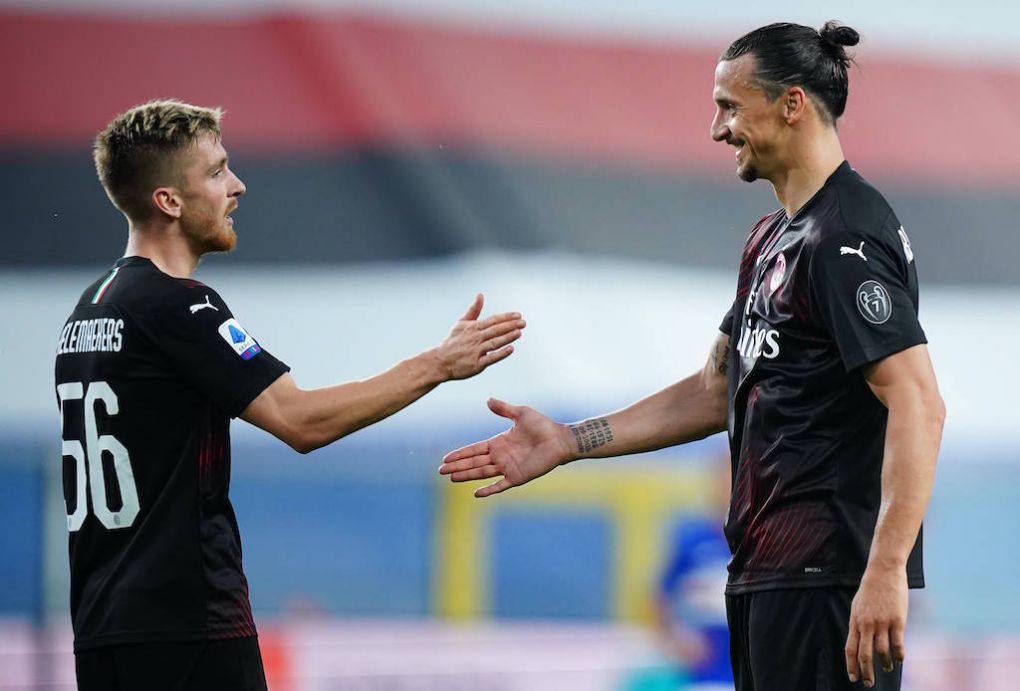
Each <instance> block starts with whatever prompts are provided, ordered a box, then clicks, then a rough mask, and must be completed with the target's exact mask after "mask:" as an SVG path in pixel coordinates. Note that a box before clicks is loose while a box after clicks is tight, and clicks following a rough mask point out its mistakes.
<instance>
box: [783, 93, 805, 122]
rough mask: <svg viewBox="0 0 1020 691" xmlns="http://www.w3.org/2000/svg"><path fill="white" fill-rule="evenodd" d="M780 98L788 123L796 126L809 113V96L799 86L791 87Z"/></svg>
mask: <svg viewBox="0 0 1020 691" xmlns="http://www.w3.org/2000/svg"><path fill="white" fill-rule="evenodd" d="M780 98H781V99H782V100H783V117H785V118H786V122H787V123H789V124H791V125H792V124H794V123H795V122H797V121H798V120H800V119H801V118H802V117H804V113H805V111H807V94H806V93H804V89H802V88H801V87H799V86H791V87H790V88H789V89H787V90H786V92H785V93H783V95H782V96H780Z"/></svg>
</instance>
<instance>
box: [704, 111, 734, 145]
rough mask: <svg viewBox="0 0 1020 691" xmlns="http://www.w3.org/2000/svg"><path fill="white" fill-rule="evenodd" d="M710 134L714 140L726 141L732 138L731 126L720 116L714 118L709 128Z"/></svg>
mask: <svg viewBox="0 0 1020 691" xmlns="http://www.w3.org/2000/svg"><path fill="white" fill-rule="evenodd" d="M709 135H710V136H711V137H712V140H713V141H717V142H724V141H726V140H728V139H729V138H730V128H729V127H727V126H726V123H724V122H723V121H722V119H721V118H720V117H718V116H716V118H715V119H714V120H712V126H711V128H710V129H709Z"/></svg>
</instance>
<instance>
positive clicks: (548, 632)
mask: <svg viewBox="0 0 1020 691" xmlns="http://www.w3.org/2000/svg"><path fill="white" fill-rule="evenodd" d="M908 4H909V3H908ZM488 5H495V4H489V3H471V2H468V1H467V0H427V1H422V2H416V1H414V0H385V1H383V0H378V1H377V2H370V1H369V0H364V1H363V2H352V1H348V2H337V3H333V2H327V1H326V0H318V1H317V2H316V1H313V0H307V1H305V2H285V1H284V0H276V1H275V2H257V3H246V2H242V1H241V0H216V2H201V3H200V2H197V1H196V2H182V3H179V5H178V6H176V7H177V9H176V10H175V11H173V12H170V11H167V10H165V9H163V8H162V6H161V5H160V4H159V3H156V2H152V1H151V0H140V1H137V2H129V1H128V0H120V1H119V2H118V1H116V0H106V2H94V3H91V2H90V3H86V2H71V1H70V0H68V1H66V2H61V1H59V0H41V1H36V2H31V3H29V2H12V1H10V0H0V35H2V36H3V40H2V41H0V65H3V70H2V71H0V93H3V94H4V107H3V108H2V109H0V190H2V194H3V201H4V211H5V214H4V220H3V222H2V226H0V227H2V231H0V232H2V238H3V243H4V252H2V253H0V313H2V314H3V315H4V324H5V328H4V330H3V333H4V337H3V339H0V382H2V383H3V384H4V386H3V393H2V394H0V516H2V517H3V519H4V528H3V530H0V555H2V557H0V558H2V559H3V561H4V568H3V569H0V689H26V690H27V689H37V688H53V689H58V688H71V685H72V683H73V660H72V658H71V655H70V638H69V626H68V624H67V621H66V616H67V615H66V612H67V603H66V600H67V594H66V588H67V584H66V580H67V574H66V570H67V564H66V529H65V528H64V522H63V513H62V512H63V507H62V505H61V502H62V500H61V498H60V488H59V479H58V478H59V461H58V453H59V452H58V448H59V440H58V438H57V435H58V434H59V431H58V429H57V416H56V404H55V401H54V397H53V392H52V357H53V355H52V353H53V344H54V343H55V341H56V337H57V334H58V332H59V329H60V325H61V323H62V322H63V319H64V318H65V317H66V314H67V312H68V311H69V309H70V307H71V304H72V301H73V300H74V299H75V298H76V297H77V296H78V294H79V292H80V290H81V289H82V287H83V286H84V285H86V284H87V283H88V282H89V281H91V280H93V279H94V278H95V276H96V275H97V274H98V272H99V271H101V270H102V269H103V268H104V267H105V266H107V265H109V263H110V262H111V261H112V260H113V259H114V258H115V257H117V256H118V255H119V254H120V253H121V252H122V250H123V243H124V222H123V219H122V218H121V217H120V216H119V215H118V214H117V213H116V212H115V211H114V210H113V209H112V207H110V206H109V204H108V202H107V200H106V199H105V196H104V195H103V193H102V190H101V188H100V187H99V184H98V182H97V181H96V180H95V175H94V173H93V171H92V167H91V165H92V164H91V158H90V145H91V139H92V137H93V136H94V134H95V132H96V131H97V130H98V129H100V128H101V127H102V126H103V125H104V124H105V123H106V122H107V121H108V120H109V119H110V118H111V117H112V116H113V115H114V114H115V113H117V112H119V111H121V110H123V109H125V108H127V107H129V106H131V105H134V104H136V103H138V102H141V101H144V100H147V99H150V98H156V97H167V96H174V97H178V98H182V99H185V100H190V101H194V102H197V103H201V104H206V105H220V106H223V107H224V108H225V109H226V110H227V112H228V115H227V118H226V120H225V123H224V127H225V143H226V145H227V147H228V149H229V150H230V152H231V157H232V165H233V167H234V168H235V169H236V170H237V172H238V173H239V175H240V176H241V177H242V179H244V180H245V182H246V183H247V185H248V188H249V193H248V195H247V197H245V199H244V200H243V201H242V203H241V207H240V210H239V211H238V212H237V213H236V214H235V217H236V219H237V227H238V229H239V234H240V242H239V248H238V250H237V252H236V253H235V254H234V255H232V256H230V257H210V258H209V259H207V260H206V261H205V262H204V263H203V265H202V267H201V268H200V269H199V273H198V276H199V277H200V278H202V279H203V280H206V281H208V282H210V283H211V284H213V285H215V286H216V287H217V288H218V289H219V290H220V292H221V294H223V296H224V297H225V298H226V299H227V300H228V302H229V303H230V304H231V306H232V308H233V309H234V312H235V313H236V314H237V315H238V316H239V318H240V319H241V320H242V322H243V323H244V324H245V325H246V326H247V327H248V328H250V329H252V331H253V332H254V333H255V334H257V335H258V336H259V339H260V341H261V342H262V343H263V344H265V345H266V346H267V347H268V348H269V349H270V350H271V351H272V352H273V353H274V354H276V355H277V356H279V357H281V358H282V359H284V360H285V361H287V362H288V363H289V364H291V365H292V366H293V367H294V371H295V377H296V378H297V379H298V381H299V383H301V384H302V385H307V386H315V385H323V384H328V383H332V382H334V381H338V380H341V379H353V378H360V377H364V376H366V375H369V374H371V373H373V372H376V371H379V370H381V369H382V368H384V367H386V366H388V365H389V364H390V363H392V362H393V361H395V360H397V359H399V358H401V357H403V356H406V355H408V354H410V353H413V352H415V351H417V350H419V349H422V348H424V347H427V346H429V345H431V344H432V342H434V341H436V340H438V339H439V338H441V337H442V336H443V335H444V333H445V329H446V328H447V327H448V325H449V324H450V323H451V322H452V320H453V319H454V318H455V317H456V316H457V315H458V314H460V313H461V312H462V311H463V307H464V305H466V303H467V302H468V301H469V300H470V298H471V296H472V295H473V294H474V292H475V291H477V290H484V291H485V292H486V295H487V297H488V299H489V304H490V308H491V309H493V310H499V309H509V308H515V309H521V310H522V311H524V313H525V315H526V317H527V318H528V320H529V323H530V326H529V329H528V332H527V334H526V335H525V338H524V340H523V341H522V343H521V346H520V348H519V351H518V353H517V354H516V355H515V356H514V358H512V359H511V360H510V361H508V362H507V363H505V364H503V365H501V366H500V367H499V368H497V369H494V370H493V371H491V372H487V373H486V374H485V375H483V376H482V377H481V378H479V379H476V380H472V381H470V382H461V383H457V384H451V385H448V386H444V387H442V388H441V389H440V390H438V391H437V392H435V393H434V394H433V395H432V396H430V397H429V398H428V399H426V400H424V401H422V402H420V403H419V404H417V405H416V406H415V407H414V408H412V409H410V410H408V411H405V412H404V413H401V414H400V415H398V416H396V417H395V418H393V419H392V420H387V421H385V422H384V423H382V424H380V425H379V426H378V427H376V428H374V429H371V430H366V431H364V432H362V433H359V434H357V435H355V436H353V437H352V438H350V439H347V440H344V441H342V442H341V443H339V444H337V445H336V446H335V447H333V448H329V449H325V450H322V451H319V452H316V453H315V454H312V455H311V456H309V457H307V458H299V457H297V456H296V455H295V454H293V453H292V452H290V451H289V450H288V449H286V448H285V447H284V446H283V445H282V444H279V443H277V442H275V441H274V440H271V439H268V438H267V437H266V436H265V435H263V434H261V433H259V432H257V431H251V430H249V429H246V428H245V426H244V425H243V423H240V424H238V425H235V428H234V429H235V447H234V448H235V453H234V466H233V467H234V471H233V472H234V479H233V486H232V496H233V497H234V500H235V505H236V508H237V512H238V516H239V522H240V528H241V532H242V537H243V540H244V545H245V566H246V570H247V572H248V576H249V580H250V582H251V588H252V590H251V596H252V601H253V605H254V607H255V610H256V614H257V616H258V618H259V622H260V627H261V632H262V642H263V647H264V652H265V655H266V660H267V667H268V668H269V672H270V675H271V679H272V682H273V683H272V686H271V688H273V689H284V690H287V691H306V690H311V689H316V690H317V689H383V688H385V689H429V688H443V689H458V688H465V689H467V688H470V689H498V690H504V689H505V690H511V689H514V690H516V689H529V690H530V689H539V690H542V689H556V690H567V689H575V688H576V689H617V690H619V689H632V690H634V691H637V690H638V689H652V688H664V687H663V686H661V685H659V686H656V683H658V682H657V681H656V679H657V677H656V674H658V673H661V670H662V669H663V668H664V665H665V659H664V657H663V656H662V654H661V652H659V651H657V650H656V649H655V647H654V644H653V643H652V640H651V637H650V636H649V635H647V633H646V631H645V629H644V628H643V627H644V625H645V623H646V621H647V616H648V611H647V599H646V598H647V596H648V594H649V593H650V592H651V589H652V588H653V584H654V581H655V571H656V567H657V564H658V561H657V560H658V559H659V558H660V557H661V554H660V552H661V548H662V546H664V544H665V540H666V539H667V534H668V528H669V526H670V524H671V522H672V521H674V520H675V519H676V518H677V517H678V516H682V515H683V514H684V513H685V512H692V511H699V510H701V509H702V507H703V506H704V501H703V497H704V493H703V491H702V490H703V488H704V487H705V483H706V482H707V479H706V475H705V472H704V468H705V462H706V461H708V460H709V459H711V458H713V457H715V456H717V455H718V453H720V450H721V448H722V446H723V442H722V440H721V439H720V438H716V439H713V440H708V441H706V442H704V443H701V444H698V445H694V446H692V447H690V448H685V449H681V450H678V451H673V452H667V453H659V454H654V455H650V456H648V457H643V458H641V459H635V460H625V461H619V460H617V461H606V462H597V463H591V464H589V465H588V466H586V467H576V468H574V467H572V468H571V469H570V470H568V471H562V472H559V473H554V474H553V475H551V476H549V477H547V478H544V479H543V480H542V481H540V482H538V483H535V484H534V485H532V486H529V487H527V488H523V489H521V490H515V491H514V492H511V493H509V494H507V495H503V496H501V497H498V498H494V499H490V500H488V501H486V502H477V501H475V500H473V499H471V496H470V489H469V488H468V487H465V486H451V485H448V484H445V483H443V482H441V481H440V480H439V479H438V478H437V477H436V476H435V468H436V466H437V465H438V462H439V458H440V457H441V455H442V454H443V453H444V452H445V451H446V450H448V449H450V448H453V447H455V446H459V445H461V444H463V443H465V442H467V441H472V440H474V439H477V438H481V437H483V436H487V435H489V434H493V433H495V432H497V431H500V430H501V429H502V428H503V426H502V424H501V421H500V420H498V419H494V418H492V417H491V416H490V415H489V414H488V413H487V411H486V410H485V408H484V401H485V399H486V397H488V396H489V395H498V396H500V397H502V398H506V399H508V400H512V401H514V402H520V403H528V404H531V405H535V406H536V407H540V408H543V409H545V410H548V411H550V412H552V413H554V414H555V415H556V416H557V417H559V418H560V419H567V418H580V417H585V416H588V415H591V414H594V413H597V412H602V411H605V410H606V409H611V408H614V407H618V406H621V405H623V404H626V403H628V402H629V401H631V400H633V399H634V398H636V397H638V396H641V395H644V394H646V393H648V392H650V391H653V390H655V389H657V388H659V387H661V386H663V385H665V384H667V383H669V382H671V381H673V380H675V379H677V378H678V377H680V376H682V375H684V374H686V373H687V372H689V371H691V370H693V369H695V368H697V367H699V366H700V365H701V364H702V362H703V360H704V355H705V352H706V351H707V348H708V346H709V343H710V340H711V338H712V334H713V333H714V330H715V328H716V326H717V324H718V320H719V318H720V317H721V316H722V314H723V312H725V310H726V308H727V307H728V305H729V303H730V301H731V299H732V296H731V293H732V290H733V285H734V283H733V281H734V278H733V267H734V266H735V262H736V257H737V256H738V253H739V251H740V247H741V245H742V242H743V239H744V237H745V234H746V230H747V229H748V228H749V227H750V225H751V224H752V223H753V222H754V221H755V220H757V219H758V218H759V217H760V216H761V215H763V214H764V213H766V212H767V211H769V210H770V209H772V208H773V207H774V206H775V200H774V199H773V198H772V196H771V192H770V190H769V189H768V186H767V185H766V184H764V183H759V184H757V185H744V184H742V183H739V182H738V181H736V180H735V179H734V177H733V175H732V170H731V165H732V160H731V158H730V154H729V153H728V152H727V151H725V150H723V149H722V147H721V146H719V145H718V144H715V143H713V142H711V141H710V140H709V137H708V124H709V120H710V118H711V109H712V105H711V101H710V88H711V76H712V70H713V68H714V64H715V60H716V56H717V55H718V53H719V52H720V51H721V50H722V49H723V48H724V47H725V46H726V45H727V44H728V42H729V41H730V40H732V39H733V38H735V37H736V36H738V35H739V34H741V33H742V32H744V31H746V30H748V29H751V28H754V27H755V26H757V25H760V24H763V23H766V22H767V21H771V20H775V19H787V18H789V19H792V20H795V21H801V22H804V23H809V24H814V25H820V24H821V23H822V22H823V21H824V20H826V19H830V18H831V17H829V16H823V15H821V14H819V12H818V10H817V9H816V8H815V7H814V5H813V4H812V3H808V2H806V1H805V2H790V3H787V5H786V6H785V7H780V8H765V9H762V8H750V6H749V7H748V8H746V12H743V11H742V13H738V14H732V13H730V12H731V11H732V9H733V8H730V9H724V8H722V7H711V6H704V7H697V8H695V6H694V5H693V4H692V5H691V6H690V7H687V6H686V5H687V4H686V3H670V2H666V1H665V0H662V1H661V2H653V1H652V0H643V1H641V2H634V3H611V2H608V1H607V0H589V2H581V0H548V1H547V2H540V1H538V0H535V1H531V0H519V1H518V2H515V3H507V6H513V7H514V11H513V12H510V11H509V10H505V9H504V10H501V9H499V8H495V7H492V8H489V9H484V8H483V7H482V6H488ZM681 6H684V7H681ZM942 7H943V9H941V10H939V13H936V14H934V15H933V14H931V13H928V14H920V15H916V16H915V15H911V14H909V13H907V12H906V10H903V9H897V8H894V7H891V6H890V5H889V4H888V3H882V2H878V1H877V0H864V1H863V2H859V3H856V4H855V7H854V8H852V9H850V8H848V9H847V10H846V11H845V12H844V13H842V14H841V16H840V17H839V18H840V19H843V20H844V21H846V22H847V23H849V24H851V25H853V26H855V27H856V28H858V29H859V30H860V31H861V32H862V34H863V35H864V38H865V41H864V43H863V44H862V45H861V46H860V48H859V51H858V52H859V55H860V60H859V63H860V69H859V70H858V71H855V72H853V73H852V76H851V80H852V81H851V96H850V101H849V107H848V110H847V114H846V116H845V119H844V120H843V121H842V122H841V133H842V137H843V141H844V148H845V150H846V152H847V155H848V158H849V159H850V161H851V162H852V163H853V164H854V165H855V166H856V167H857V168H858V169H859V170H860V171H861V172H862V173H863V174H864V175H865V176H866V177H868V178H869V179H871V180H872V181H873V182H875V183H876V184H878V185H879V186H880V188H881V189H882V190H883V192H885V194H886V195H887V196H888V197H889V199H890V201H891V202H892V204H893V205H894V207H895V208H896V209H897V212H898V215H899V216H900V218H901V219H902V220H903V222H904V224H905V225H906V228H907V231H908V232H909V233H910V236H911V239H912V241H913V246H914V250H915V252H916V254H917V257H918V263H919V273H920V276H921V280H922V283H923V287H922V306H921V310H922V315H921V316H922V322H923V324H924V325H925V327H926V330H927V333H928V336H929V338H930V340H931V351H932V355H933V358H934V360H935V364H936V367H937V370H938V372H939V375H940V383H941V386H942V388H943V395H944V396H945V398H946V401H947V405H948V407H949V419H948V423H947V431H946V439H945V447H944V452H943V454H942V457H941V460H940V471H939V473H940V474H939V480H938V483H937V487H936V493H935V497H934V499H933V503H932V508H931V512H930V517H929V520H928V521H927V523H926V527H925V539H926V560H927V577H928V583H929V587H928V588H927V589H926V590H925V591H924V592H921V593H917V594H916V595H915V600H914V604H913V609H912V611H911V636H912V638H911V642H910V648H909V649H908V653H909V657H910V664H909V665H908V668H907V671H908V677H907V678H908V684H909V686H908V689H909V690H913V691H942V690H946V691H948V690H950V689H952V690H953V691H959V690H963V689H966V690H967V691H1016V689H1017V688H1020V687H1018V686H1017V682H1016V680H1017V679H1018V678H1020V599H1018V598H1017V597H1016V596H1015V594H1014V591H1015V587H1014V585H1013V577H1014V575H1015V574H1016V573H1017V572H1018V570H1020V552H1018V551H1017V550H1016V549H1015V544H1016V532H1017V529H1018V528H1020V509H1018V507H1020V489H1018V485H1017V483H1016V482H1015V480H1014V478H1015V477H1016V476H1017V472H1018V471H1020V425H1018V424H1017V423H1018V422H1020V416H1018V413H1017V404H1016V400H1015V395H1014V392H1015V391H1017V390H1020V369H1018V368H1017V367H1016V365H1015V363H1014V361H1015V358H1014V357H1013V353H1012V351H1013V350H1014V349H1015V348H1016V347H1017V344H1020V320H1018V319H1017V317H1016V315H1017V313H1018V310H1017V305H1018V304H1020V271H1018V270H1017V268H1016V257H1017V256H1020V233H1018V232H1017V220H1016V219H1017V218H1020V185H1018V182H1017V175H1016V171H1017V170H1020V134H1018V133H1020V49H1018V48H1017V46H1016V45H1014V44H1015V43H1016V42H1015V40H1013V41H1012V42H1010V41H1009V40H1008V38H1009V35H1008V30H1007V29H1006V28H1004V27H1015V26H1016V25H1017V22H1018V20H1020V10H1017V9H1015V8H1012V7H1005V6H1004V5H1003V4H1002V3H994V2H992V0H980V1H977V2H968V3H962V2H953V3H949V4H945V5H943V6H942ZM182 8H183V9H182ZM983 10H988V11H983ZM993 10H994V12H993ZM766 11H767V12H768V14H763V13H765V12H766ZM988 17H996V19H993V20H990V19H988ZM1014 39H1015V37H1014Z"/></svg>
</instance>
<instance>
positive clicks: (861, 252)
mask: <svg viewBox="0 0 1020 691" xmlns="http://www.w3.org/2000/svg"><path fill="white" fill-rule="evenodd" d="M839 253H840V254H841V255H843V254H856V255H857V256H858V257H860V258H861V259H863V260H864V261H868V258H867V257H865V256H864V241H863V240H861V246H860V247H858V248H857V249H854V248H853V247H847V246H846V245H843V246H842V247H840V248H839Z"/></svg>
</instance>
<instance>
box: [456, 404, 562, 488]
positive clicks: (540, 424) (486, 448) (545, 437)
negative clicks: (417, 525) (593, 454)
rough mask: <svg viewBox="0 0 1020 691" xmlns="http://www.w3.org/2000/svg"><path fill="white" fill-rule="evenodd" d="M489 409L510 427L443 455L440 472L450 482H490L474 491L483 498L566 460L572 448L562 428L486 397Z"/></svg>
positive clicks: (534, 412)
mask: <svg viewBox="0 0 1020 691" xmlns="http://www.w3.org/2000/svg"><path fill="white" fill-rule="evenodd" d="M488 405H489V410H491V411H492V412H494V413H496V415H500V416H502V417H505V418H507V419H509V420H512V421H513V423H514V424H513V427H511V428H510V429H508V430H507V431H506V432H503V433H502V434H497V435H496V436H494V437H492V438H491V439H486V440H485V441H480V442H476V443H474V444H469V445H468V446H464V447H462V448H459V449H457V450H456V451H451V452H450V453H448V454H446V456H444V457H443V465H441V466H440V467H439V472H440V473H441V474H442V475H449V476H450V479H451V480H452V481H453V482H466V481H468V480H487V479H489V478H494V477H499V478H500V479H499V480H497V481H496V482H493V483H492V484H489V485H486V486H484V487H481V488H479V489H477V490H476V491H475V496H476V497H487V496H489V495H490V494H497V493H499V492H502V491H503V490H506V489H509V488H511V487H516V486H517V485H523V484H524V483H525V482H529V481H531V480H534V479H535V478H537V477H541V476H542V475H545V474H546V473H548V472H549V471H550V470H552V469H553V468H555V467H556V466H558V465H559V464H560V463H563V462H564V461H566V460H569V459H570V456H571V453H572V449H571V446H570V440H569V434H567V436H564V435H565V434H566V428H565V427H563V426H562V425H558V424H557V423H555V422H553V421H552V420H551V419H549V418H548V417H546V416H545V415H543V414H542V413H540V412H538V411H537V410H535V409H534V408H529V407H527V406H514V405H510V404H509V403H504V402H503V401H500V400H497V399H495V398H490V399H489V402H488Z"/></svg>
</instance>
